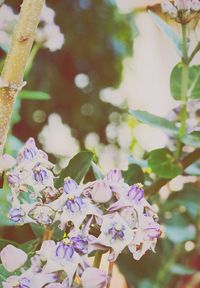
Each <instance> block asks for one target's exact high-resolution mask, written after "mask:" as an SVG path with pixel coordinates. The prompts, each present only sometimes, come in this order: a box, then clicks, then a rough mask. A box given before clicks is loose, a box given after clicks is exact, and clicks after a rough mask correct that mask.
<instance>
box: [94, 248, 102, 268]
mask: <svg viewBox="0 0 200 288" xmlns="http://www.w3.org/2000/svg"><path fill="white" fill-rule="evenodd" d="M101 258H102V251H96V253H95V256H94V262H93V267H95V268H99V267H100V264H101Z"/></svg>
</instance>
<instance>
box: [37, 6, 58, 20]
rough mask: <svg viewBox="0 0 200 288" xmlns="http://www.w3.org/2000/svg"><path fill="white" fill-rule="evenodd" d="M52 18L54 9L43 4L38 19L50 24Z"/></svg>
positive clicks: (53, 17)
mask: <svg viewBox="0 0 200 288" xmlns="http://www.w3.org/2000/svg"><path fill="white" fill-rule="evenodd" d="M54 19H55V11H54V10H53V9H51V8H49V7H48V6H47V5H44V6H43V8H42V12H41V15H40V20H41V21H43V22H45V23H48V24H52V23H54Z"/></svg>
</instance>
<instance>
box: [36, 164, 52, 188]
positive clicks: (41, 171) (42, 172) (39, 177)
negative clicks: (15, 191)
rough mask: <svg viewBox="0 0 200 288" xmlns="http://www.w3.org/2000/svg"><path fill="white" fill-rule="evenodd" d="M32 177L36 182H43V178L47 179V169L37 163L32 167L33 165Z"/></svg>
mask: <svg viewBox="0 0 200 288" xmlns="http://www.w3.org/2000/svg"><path fill="white" fill-rule="evenodd" d="M33 178H34V180H35V181H36V182H38V183H41V184H45V183H44V182H45V180H47V179H48V173H47V170H46V169H45V168H43V167H42V166H40V164H39V163H37V164H36V165H35V166H34V167H33Z"/></svg>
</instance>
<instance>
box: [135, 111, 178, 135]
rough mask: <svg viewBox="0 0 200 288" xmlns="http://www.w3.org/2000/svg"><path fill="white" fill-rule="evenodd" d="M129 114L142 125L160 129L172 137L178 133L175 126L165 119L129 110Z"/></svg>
mask: <svg viewBox="0 0 200 288" xmlns="http://www.w3.org/2000/svg"><path fill="white" fill-rule="evenodd" d="M129 113H130V114H131V115H132V116H133V117H135V118H136V119H137V120H139V121H141V122H142V123H145V124H148V125H150V126H152V127H155V128H160V129H162V130H163V131H165V132H167V133H170V134H173V135H176V134H177V133H178V128H177V127H176V126H175V124H174V123H172V122H170V121H168V120H167V119H165V118H162V117H159V116H156V115H153V114H151V113H149V112H146V111H140V110H129Z"/></svg>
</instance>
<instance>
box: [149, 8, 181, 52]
mask: <svg viewBox="0 0 200 288" xmlns="http://www.w3.org/2000/svg"><path fill="white" fill-rule="evenodd" d="M149 14H150V16H151V17H152V18H153V21H154V22H155V24H156V25H157V26H158V27H159V29H160V30H161V31H162V32H163V33H164V34H165V35H166V36H167V37H168V38H169V39H170V40H171V42H172V43H173V44H174V45H175V48H176V51H177V53H178V55H179V56H180V57H182V41H181V39H180V38H179V36H178V35H177V34H176V33H175V32H174V30H173V29H172V28H171V26H169V25H168V24H167V23H166V22H165V21H163V20H162V19H161V18H160V17H159V16H158V15H157V14H155V13H153V12H152V11H150V10H149Z"/></svg>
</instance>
